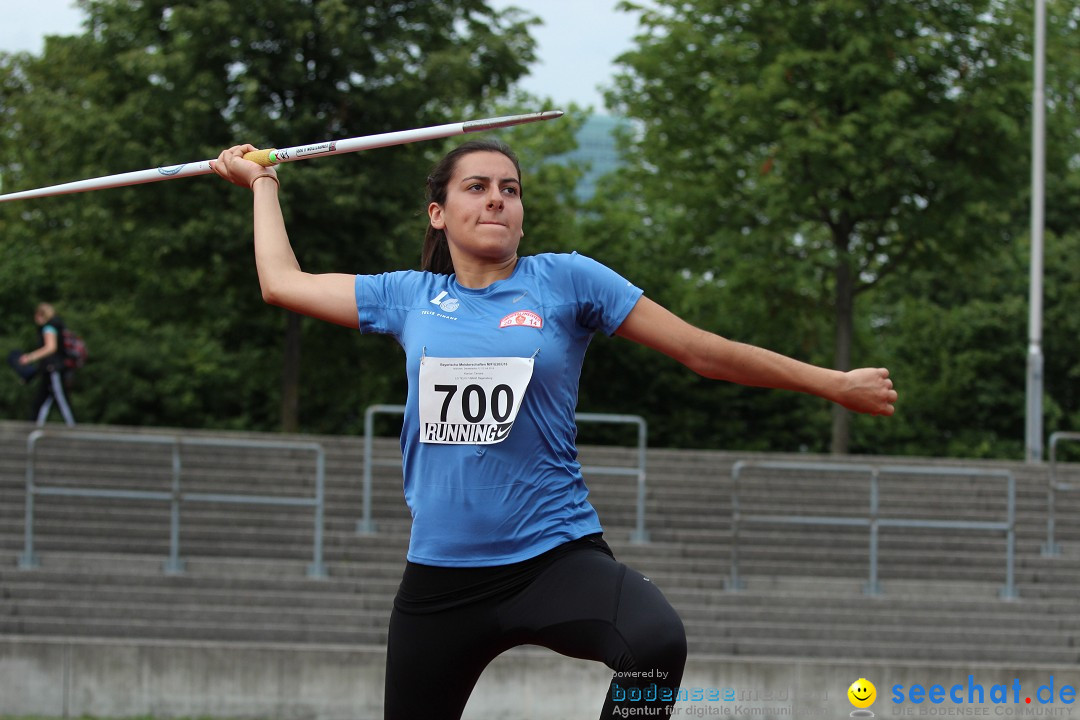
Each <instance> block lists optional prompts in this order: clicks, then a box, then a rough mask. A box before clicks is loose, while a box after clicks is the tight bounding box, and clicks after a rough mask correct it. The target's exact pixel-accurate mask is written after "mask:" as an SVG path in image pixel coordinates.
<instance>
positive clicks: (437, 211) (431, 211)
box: [427, 202, 446, 230]
mask: <svg viewBox="0 0 1080 720" xmlns="http://www.w3.org/2000/svg"><path fill="white" fill-rule="evenodd" d="M427 214H428V220H429V221H430V222H431V227H433V228H435V229H436V230H445V229H446V221H445V220H444V219H443V209H442V205H440V204H439V203H434V202H433V203H431V204H430V205H428V206H427Z"/></svg>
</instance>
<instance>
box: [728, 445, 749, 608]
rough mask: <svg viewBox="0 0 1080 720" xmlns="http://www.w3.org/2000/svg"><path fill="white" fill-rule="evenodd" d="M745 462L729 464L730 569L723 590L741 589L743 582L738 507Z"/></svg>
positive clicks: (740, 517) (739, 461) (740, 514)
mask: <svg viewBox="0 0 1080 720" xmlns="http://www.w3.org/2000/svg"><path fill="white" fill-rule="evenodd" d="M745 465H746V463H744V462H743V461H742V460H738V461H736V462H735V464H734V465H732V466H731V570H730V572H729V574H728V576H727V578H725V579H724V589H725V590H731V591H736V590H742V589H743V588H744V587H745V583H743V581H742V580H740V579H739V523H740V522H741V521H742V512H741V510H740V509H739V475H741V474H742V469H743V467H745Z"/></svg>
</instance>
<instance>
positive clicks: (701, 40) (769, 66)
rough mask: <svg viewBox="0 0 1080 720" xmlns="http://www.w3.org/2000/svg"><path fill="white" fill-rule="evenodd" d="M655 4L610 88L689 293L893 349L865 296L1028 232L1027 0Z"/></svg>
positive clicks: (1060, 45) (1069, 54)
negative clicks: (633, 129)
mask: <svg viewBox="0 0 1080 720" xmlns="http://www.w3.org/2000/svg"><path fill="white" fill-rule="evenodd" d="M624 7H628V8H630V7H633V6H632V5H629V4H627V5H625V6H624ZM641 12H642V18H643V32H642V34H641V35H640V36H639V37H638V42H637V47H636V48H635V49H633V50H631V51H630V52H628V53H626V54H625V55H623V57H622V62H623V63H624V65H625V67H626V71H625V72H624V73H623V74H622V75H621V76H620V77H619V78H618V82H617V86H616V88H615V89H614V91H613V92H612V93H610V96H609V100H610V102H612V103H613V104H614V105H615V107H616V108H617V109H618V110H620V111H622V112H624V113H625V114H626V115H628V116H629V117H631V118H634V119H635V120H637V122H638V127H639V132H638V134H637V136H636V137H634V138H632V139H631V141H630V142H629V143H628V146H629V147H628V158H629V161H630V162H629V165H628V167H629V170H628V176H629V179H628V182H629V183H630V187H631V188H632V192H630V193H628V197H632V198H633V202H635V203H640V204H641V205H642V206H644V207H647V208H648V211H649V217H650V219H651V220H652V221H653V222H652V223H651V225H650V227H649V228H648V230H649V233H650V234H651V235H652V236H653V237H661V238H664V244H662V245H657V246H656V247H654V248H652V249H651V250H649V251H646V252H649V255H650V257H651V258H652V259H653V260H654V261H655V262H656V263H662V266H663V267H664V268H665V271H666V272H667V280H666V281H662V283H663V285H666V286H672V285H678V284H679V279H680V278H681V279H682V281H683V282H682V283H681V284H682V288H681V290H675V295H676V299H672V300H671V301H672V302H674V303H675V304H680V302H681V303H682V304H692V303H693V302H695V300H693V299H690V300H685V301H680V300H678V299H677V297H678V296H683V295H685V296H688V297H690V298H697V297H700V298H701V302H700V305H701V306H702V307H704V308H709V307H712V305H711V303H710V302H709V300H710V299H712V298H717V299H718V300H719V299H723V300H724V301H726V304H725V305H723V306H722V307H723V308H724V309H728V308H730V309H734V310H736V311H737V312H739V313H750V314H751V315H752V316H753V317H756V318H758V319H760V320H768V321H769V324H770V325H773V326H775V325H776V324H777V323H779V324H781V325H785V326H786V328H787V329H788V333H790V335H791V337H790V339H789V341H788V342H784V341H783V340H781V342H780V343H778V344H773V343H772V342H771V341H773V340H774V338H773V337H770V332H771V331H770V330H768V329H766V328H764V327H757V328H753V329H752V330H751V332H750V333H749V334H748V335H744V336H742V339H746V340H748V341H750V342H755V343H756V344H765V345H767V346H772V347H774V348H775V349H778V350H780V351H781V352H787V351H789V350H791V349H792V346H793V345H794V346H795V349H798V345H799V344H801V342H806V341H811V342H813V343H815V345H814V347H813V349H810V350H809V351H808V352H802V353H796V354H797V356H799V357H802V358H804V359H807V360H810V361H820V360H822V359H824V361H825V362H826V363H831V364H832V366H833V367H836V368H839V369H848V368H850V367H852V366H853V365H870V364H888V358H887V357H883V356H882V354H881V353H879V352H875V351H874V348H875V347H881V344H880V343H879V342H878V341H877V340H876V339H875V335H876V334H877V333H879V332H880V331H881V328H880V327H879V328H877V329H875V327H874V326H873V325H865V324H864V325H863V326H862V327H858V326H857V323H858V322H859V321H860V318H862V321H863V322H864V323H866V322H868V321H870V320H872V318H871V317H870V316H869V315H868V314H867V313H860V311H859V310H858V309H857V308H856V306H855V298H856V297H857V296H860V295H861V294H862V293H864V292H865V291H866V290H869V289H870V288H872V287H874V286H876V285H878V284H880V283H882V282H883V281H884V280H886V279H888V278H889V277H890V276H895V277H897V278H909V277H911V276H912V275H913V274H918V273H922V272H924V271H927V272H932V273H936V274H937V275H938V276H939V277H940V276H949V274H950V273H953V272H954V270H955V268H957V267H959V266H960V265H963V264H967V263H970V262H975V261H978V262H993V259H994V258H997V257H998V256H999V253H1000V252H1002V249H1003V248H1007V247H1009V246H1010V245H1011V244H1013V243H1015V242H1016V241H1017V239H1018V238H1019V237H1022V235H1023V233H1024V232H1025V231H1026V227H1027V225H1026V220H1027V206H1026V189H1027V184H1028V182H1029V178H1030V171H1029V165H1028V157H1029V150H1028V144H1029V140H1030V126H1029V123H1028V117H1029V115H1030V97H1031V63H1030V57H1031V55H1030V53H1031V40H1030V38H1031V33H1030V28H1031V26H1032V22H1031V17H1030V14H1029V10H1028V8H1027V4H1025V3H1020V2H1003V1H998V0H980V1H977V2H963V3H952V2H949V3H943V2H937V1H936V0H922V1H915V2H910V1H908V0H902V1H900V0H872V1H871V2H857V1H855V0H817V1H815V2H801V1H799V0H791V1H790V2H772V1H770V0H748V1H747V2H741V3H724V2H719V1H716V0H692V1H684V0H657V2H655V3H653V5H652V6H651V7H650V8H648V9H645V10H641ZM1054 12H1055V23H1053V24H1052V27H1053V28H1054V29H1055V33H1054V48H1055V50H1056V54H1055V55H1054V58H1053V62H1054V63H1056V65H1057V67H1058V71H1057V73H1058V77H1059V78H1060V77H1068V78H1073V80H1072V81H1071V82H1073V83H1075V77H1076V75H1077V71H1078V65H1077V62H1076V48H1077V43H1076V40H1075V33H1071V34H1070V29H1069V28H1070V27H1071V26H1072V27H1074V26H1075V10H1074V9H1073V8H1069V7H1066V6H1065V5H1064V4H1059V5H1058V6H1057V7H1056V8H1055V10H1054ZM1070 18H1071V19H1070ZM1053 110H1054V112H1055V113H1057V114H1058V115H1059V117H1061V118H1062V119H1064V117H1068V116H1069V114H1068V112H1067V111H1066V110H1065V108H1064V107H1063V106H1057V107H1055V108H1053ZM1073 148H1075V145H1073ZM1062 150H1063V148H1059V149H1058V152H1059V153H1061V152H1062ZM1059 157H1067V155H1066V154H1060V155H1059ZM635 249H638V250H642V249H643V248H641V246H636V248H635ZM702 286H710V287H712V288H714V293H713V294H702V292H701V288H702ZM755 303H761V304H762V305H763V306H764V307H765V308H770V307H771V308H774V309H776V311H775V312H769V313H765V314H763V313H762V309H763V308H757V309H755V308H754V307H753V306H754V304H755ZM826 310H828V311H829V312H830V314H831V317H830V318H826V319H824V320H825V321H827V322H829V324H830V325H831V326H832V329H833V338H834V339H833V342H832V343H828V344H827V343H825V342H822V341H823V340H824V338H821V337H820V335H819V333H820V328H821V325H820V323H821V322H822V321H823V318H821V317H820V315H819V313H821V312H824V311H826ZM701 317H702V319H709V320H711V319H714V318H709V317H708V314H707V313H706V314H705V315H702V316H701ZM710 327H713V328H717V329H720V330H723V331H725V332H726V331H728V330H729V328H736V329H738V325H737V324H736V323H732V322H730V321H726V320H724V319H721V322H720V323H719V324H718V325H717V324H710ZM859 335H862V337H861V338H860V337H859ZM763 340H768V341H770V342H763ZM792 341H794V342H792ZM800 341H801V342H800ZM830 344H831V348H830V347H829V345H830ZM826 348H828V350H826ZM898 380H899V382H900V387H901V389H902V390H903V388H904V384H903V383H904V379H903V378H902V377H901V378H898ZM846 415H847V413H845V412H844V411H842V410H839V408H836V409H835V411H834V418H833V423H832V427H831V430H830V433H831V441H830V447H831V449H832V450H833V451H834V452H844V451H846V450H847V449H848V448H849V447H850V443H849V429H848V424H847V423H848V421H847V418H846ZM860 422H869V423H873V427H877V425H879V424H880V423H878V421H877V420H873V419H860ZM860 434H865V433H861V432H860ZM857 447H858V446H857Z"/></svg>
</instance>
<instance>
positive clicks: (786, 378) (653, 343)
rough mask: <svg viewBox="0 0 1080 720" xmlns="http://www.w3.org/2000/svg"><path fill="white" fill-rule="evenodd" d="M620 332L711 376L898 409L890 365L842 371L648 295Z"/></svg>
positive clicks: (878, 411) (855, 406)
mask: <svg viewBox="0 0 1080 720" xmlns="http://www.w3.org/2000/svg"><path fill="white" fill-rule="evenodd" d="M615 334H616V335H618V336H620V337H624V338H626V339H628V340H633V341H634V342H638V343H641V344H642V345H646V346H648V347H651V348H653V349H655V350H659V351H660V352H662V353H664V354H665V355H669V356H671V357H672V358H674V359H676V360H678V361H679V362H681V363H682V364H683V365H685V366H686V367H688V368H690V369H691V370H693V371H694V372H696V373H698V374H699V375H702V376H704V377H707V378H713V379H715V380H727V381H729V382H733V383H738V384H740V385H751V386H754V387H767V388H776V389H779V390H795V391H798V392H804V393H809V394H811V395H817V396H819V397H823V398H825V399H826V400H831V401H832V402H835V403H838V404H840V405H842V406H844V407H846V408H847V409H849V410H854V411H855V412H860V413H866V414H869V415H892V414H893V412H894V410H895V408H894V403H895V402H896V397H897V395H896V390H894V389H893V383H892V380H890V379H889V371H888V370H887V369H885V368H859V369H857V370H850V371H848V372H841V371H839V370H829V369H826V368H822V367H818V366H816V365H810V364H808V363H804V362H800V361H799V360H794V359H792V358H789V357H787V356H786V355H780V354H779V353H775V352H772V351H771V350H765V349H763V348H759V347H755V346H753V345H747V344H745V343H740V342H734V341H732V340H728V339H726V338H723V337H720V336H719V335H716V334H714V333H710V332H707V331H705V330H702V329H700V328H696V327H694V326H693V325H691V324H689V323H687V322H686V321H685V320H683V319H682V318H680V317H679V316H677V315H675V314H674V313H672V312H671V311H669V310H667V309H666V308H664V307H663V306H661V305H659V304H657V303H655V302H653V301H652V300H650V299H649V298H647V297H642V298H641V299H640V300H638V302H637V304H636V305H635V306H634V309H633V310H631V311H630V314H629V315H627V317H626V319H625V320H624V321H623V323H622V325H620V326H619V329H618V330H617V331H616V333H615Z"/></svg>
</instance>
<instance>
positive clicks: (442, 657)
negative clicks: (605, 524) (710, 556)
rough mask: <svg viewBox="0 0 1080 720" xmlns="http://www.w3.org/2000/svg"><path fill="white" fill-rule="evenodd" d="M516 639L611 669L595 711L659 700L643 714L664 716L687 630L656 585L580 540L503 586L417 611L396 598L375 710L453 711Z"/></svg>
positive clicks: (606, 713) (399, 717)
mask: <svg viewBox="0 0 1080 720" xmlns="http://www.w3.org/2000/svg"><path fill="white" fill-rule="evenodd" d="M400 597H401V596H400V593H399V598H400ZM518 645H540V646H542V647H546V648H550V649H552V650H554V651H556V652H558V653H561V654H563V655H567V656H569V657H575V658H584V659H587V660H598V661H600V662H603V663H604V664H606V665H607V666H608V667H609V668H611V669H612V670H614V671H615V675H614V676H613V677H612V681H611V685H610V686H609V688H608V690H607V694H606V695H605V698H604V706H603V711H602V712H601V713H600V717H601V718H610V717H611V716H612V715H613V714H614V710H615V709H616V708H620V707H630V708H657V709H659V708H663V710H654V712H653V713H649V714H648V716H649V717H668V716H669V714H670V713H671V708H672V707H673V706H674V704H675V701H674V696H675V694H676V690H677V688H678V687H679V683H680V682H681V681H682V673H683V665H684V664H685V662H686V632H685V630H684V629H683V624H682V621H681V620H680V619H679V616H678V615H677V614H676V612H675V610H674V609H673V608H672V607H671V605H670V604H669V603H668V601H667V599H666V598H665V597H664V596H663V594H662V593H661V592H660V590H659V589H658V588H657V587H656V586H655V585H654V584H653V583H652V582H651V581H650V580H649V579H648V578H646V577H645V576H644V575H642V574H641V573H639V572H636V571H635V570H633V569H631V568H628V567H627V566H626V565H624V564H622V563H620V562H617V561H616V560H615V559H614V558H613V557H611V555H609V554H607V553H606V552H604V551H603V550H601V549H600V548H598V547H585V548H581V549H576V550H574V551H573V552H567V553H564V554H560V555H558V556H557V557H556V558H555V559H554V560H553V561H552V562H551V563H550V564H549V565H547V566H546V567H545V568H544V569H543V570H542V571H541V572H540V573H539V574H537V575H536V576H535V577H534V578H531V579H530V580H529V581H528V583H527V584H526V585H525V586H524V587H523V588H521V589H516V590H515V591H514V592H512V593H504V594H502V595H497V596H494V597H488V598H485V599H482V600H479V601H476V602H471V603H468V604H464V605H459V606H456V607H452V608H449V609H445V610H440V611H437V612H430V613H422V614H414V613H411V612H404V611H402V610H401V609H400V608H398V607H395V609H394V611H393V614H392V615H391V616H390V637H389V641H388V645H387V656H386V696H385V706H384V707H385V711H384V718H385V719H386V720H420V719H421V718H422V719H423V720H430V718H439V720H454V719H455V718H460V717H461V713H462V712H463V711H464V710H465V704H466V703H467V702H468V700H469V695H470V694H471V693H472V689H473V687H474V686H475V685H476V681H477V680H478V679H479V678H480V673H482V672H483V670H484V668H485V667H486V666H487V665H488V663H490V662H491V661H492V660H494V659H495V657H497V656H498V655H499V654H500V653H502V652H504V651H506V650H509V649H510V648H512V647H515V646H518ZM639 712H640V711H639Z"/></svg>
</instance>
